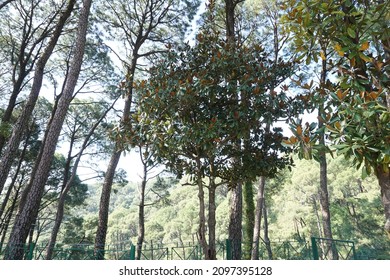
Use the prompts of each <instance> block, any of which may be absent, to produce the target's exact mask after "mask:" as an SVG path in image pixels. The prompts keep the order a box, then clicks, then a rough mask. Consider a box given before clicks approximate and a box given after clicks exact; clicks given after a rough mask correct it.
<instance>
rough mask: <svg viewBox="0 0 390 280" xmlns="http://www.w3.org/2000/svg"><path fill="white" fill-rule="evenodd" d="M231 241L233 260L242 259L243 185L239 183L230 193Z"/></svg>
mask: <svg viewBox="0 0 390 280" xmlns="http://www.w3.org/2000/svg"><path fill="white" fill-rule="evenodd" d="M229 240H230V241H231V245H232V250H231V251H232V255H231V259H232V260H240V259H241V251H242V249H241V243H242V184H241V183H237V184H236V185H235V186H233V187H232V189H231V191H230V218H229Z"/></svg>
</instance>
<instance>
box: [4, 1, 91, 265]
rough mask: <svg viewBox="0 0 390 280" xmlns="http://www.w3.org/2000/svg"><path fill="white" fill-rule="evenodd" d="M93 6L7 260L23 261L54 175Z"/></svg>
mask: <svg viewBox="0 0 390 280" xmlns="http://www.w3.org/2000/svg"><path fill="white" fill-rule="evenodd" d="M91 3H92V0H85V1H84V5H83V8H82V9H81V11H80V17H79V24H78V31H77V32H78V33H77V39H76V45H75V48H74V53H73V57H72V63H71V68H70V71H69V75H68V79H67V80H66V85H65V88H64V92H63V94H62V96H61V98H60V100H59V103H58V109H57V110H56V113H55V116H54V118H53V121H52V123H51V125H50V128H49V130H48V134H47V139H46V142H45V146H44V147H43V152H42V158H41V160H40V162H39V164H38V167H37V172H36V174H35V176H34V177H33V178H31V181H30V184H31V187H30V192H29V194H28V197H27V201H26V203H25V205H24V207H23V209H21V210H20V211H19V213H18V217H17V219H16V221H15V224H14V227H13V230H12V233H11V236H10V240H9V243H8V246H9V247H8V250H7V252H6V255H5V258H6V259H21V258H22V257H23V244H25V241H26V238H27V235H28V232H29V229H30V227H31V225H32V223H33V222H34V221H35V219H36V217H37V215H38V210H39V205H40V201H41V198H42V195H43V191H44V187H45V183H46V180H47V177H48V174H49V171H50V165H51V161H52V159H53V156H54V153H55V149H56V146H57V142H58V137H59V135H60V132H61V128H62V125H63V122H64V119H65V116H66V113H67V111H68V108H69V104H70V102H71V100H72V98H73V92H74V89H75V86H76V83H77V80H78V76H79V73H80V69H81V64H82V61H83V56H84V49H85V42H86V34H87V26H88V17H89V13H90V7H91Z"/></svg>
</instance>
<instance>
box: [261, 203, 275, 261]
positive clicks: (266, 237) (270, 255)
mask: <svg viewBox="0 0 390 280" xmlns="http://www.w3.org/2000/svg"><path fill="white" fill-rule="evenodd" d="M263 208H264V209H263V212H264V243H265V248H267V253H268V259H269V260H272V259H273V253H272V247H271V241H270V239H269V234H268V214H267V205H266V203H265V200H264V203H263Z"/></svg>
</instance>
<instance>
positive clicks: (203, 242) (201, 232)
mask: <svg viewBox="0 0 390 280" xmlns="http://www.w3.org/2000/svg"><path fill="white" fill-rule="evenodd" d="M196 163H197V169H198V174H197V178H196V180H197V185H198V198H199V228H198V241H199V244H200V246H201V247H202V250H203V255H204V258H205V259H206V260H208V255H209V254H208V249H209V247H208V244H207V239H206V214H205V212H206V210H205V202H204V190H203V182H202V174H201V172H200V170H201V163H200V158H199V157H198V158H197V159H196Z"/></svg>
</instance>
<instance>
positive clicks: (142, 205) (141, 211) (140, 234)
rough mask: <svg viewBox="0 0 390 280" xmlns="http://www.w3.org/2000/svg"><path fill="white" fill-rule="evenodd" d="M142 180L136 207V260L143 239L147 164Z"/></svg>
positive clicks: (138, 256)
mask: <svg viewBox="0 0 390 280" xmlns="http://www.w3.org/2000/svg"><path fill="white" fill-rule="evenodd" d="M143 173H144V174H143V178H142V182H141V191H140V202H139V206H138V209H139V210H138V239H137V256H136V259H137V260H140V259H141V253H142V245H143V243H144V238H145V189H146V182H147V176H148V171H147V163H146V162H145V163H144V170H143Z"/></svg>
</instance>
